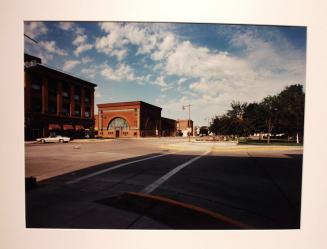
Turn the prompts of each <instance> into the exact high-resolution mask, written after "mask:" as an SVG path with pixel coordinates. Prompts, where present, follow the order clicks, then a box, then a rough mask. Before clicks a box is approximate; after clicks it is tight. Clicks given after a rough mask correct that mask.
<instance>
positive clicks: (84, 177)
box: [66, 153, 172, 184]
mask: <svg viewBox="0 0 327 249" xmlns="http://www.w3.org/2000/svg"><path fill="white" fill-rule="evenodd" d="M171 154H172V153H170V154H161V155H156V156H151V157H146V158H142V159H139V160H135V161H131V162H126V163H121V164H118V165H116V166H113V167H111V168H107V169H103V170H99V171H96V172H93V173H91V174H88V175H85V176H81V177H78V178H76V179H74V180H71V181H68V182H66V184H73V183H76V182H79V181H82V180H85V179H88V178H91V177H93V176H97V175H100V174H103V173H106V172H109V171H112V170H114V169H118V168H121V167H123V166H126V165H130V164H133V163H138V162H142V161H146V160H150V159H154V158H158V157H163V156H167V155H171Z"/></svg>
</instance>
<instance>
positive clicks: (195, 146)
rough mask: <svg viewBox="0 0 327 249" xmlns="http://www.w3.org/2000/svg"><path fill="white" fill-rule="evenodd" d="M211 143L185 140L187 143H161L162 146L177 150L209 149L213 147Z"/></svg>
mask: <svg viewBox="0 0 327 249" xmlns="http://www.w3.org/2000/svg"><path fill="white" fill-rule="evenodd" d="M212 146H213V145H211V144H205V143H203V144H199V143H193V142H185V143H171V144H166V145H161V146H160V148H162V149H167V150H175V151H208V150H211V149H212Z"/></svg>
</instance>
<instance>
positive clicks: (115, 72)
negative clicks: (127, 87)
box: [100, 64, 136, 81]
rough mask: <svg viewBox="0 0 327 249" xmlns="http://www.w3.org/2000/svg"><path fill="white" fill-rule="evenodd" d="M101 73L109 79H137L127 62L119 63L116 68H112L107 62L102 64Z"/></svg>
mask: <svg viewBox="0 0 327 249" xmlns="http://www.w3.org/2000/svg"><path fill="white" fill-rule="evenodd" d="M101 67H102V69H101V71H100V73H101V75H102V76H104V77H106V78H107V79H109V80H114V81H120V80H130V81H132V80H135V79H136V77H135V75H134V71H133V69H132V68H131V67H130V66H128V65H126V64H118V65H117V67H116V68H115V69H113V68H111V67H110V66H108V65H107V64H104V65H102V66H101Z"/></svg>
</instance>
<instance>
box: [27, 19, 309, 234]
mask: <svg viewBox="0 0 327 249" xmlns="http://www.w3.org/2000/svg"><path fill="white" fill-rule="evenodd" d="M306 30H307V29H306V27H304V26H287V24H286V25H285V26H268V25H249V24H247V25H243V24H238V25H236V24H218V23H159V22H82V21H77V22H66V21H64V22H61V21H25V22H24V34H22V35H24V136H25V204H26V205H25V217H26V228H69V229H74V228H76V229H170V230H174V229H183V230H208V229H217V230H218V229H219V230H221V229H223V230H225V229H233V230H240V229H300V228H301V188H302V161H303V141H304V109H305V108H304V107H305V88H306V82H305V79H306V37H307V34H306Z"/></svg>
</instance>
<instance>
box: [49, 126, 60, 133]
mask: <svg viewBox="0 0 327 249" xmlns="http://www.w3.org/2000/svg"><path fill="white" fill-rule="evenodd" d="M60 129H61V127H60V125H59V124H49V130H50V131H51V130H60Z"/></svg>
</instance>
